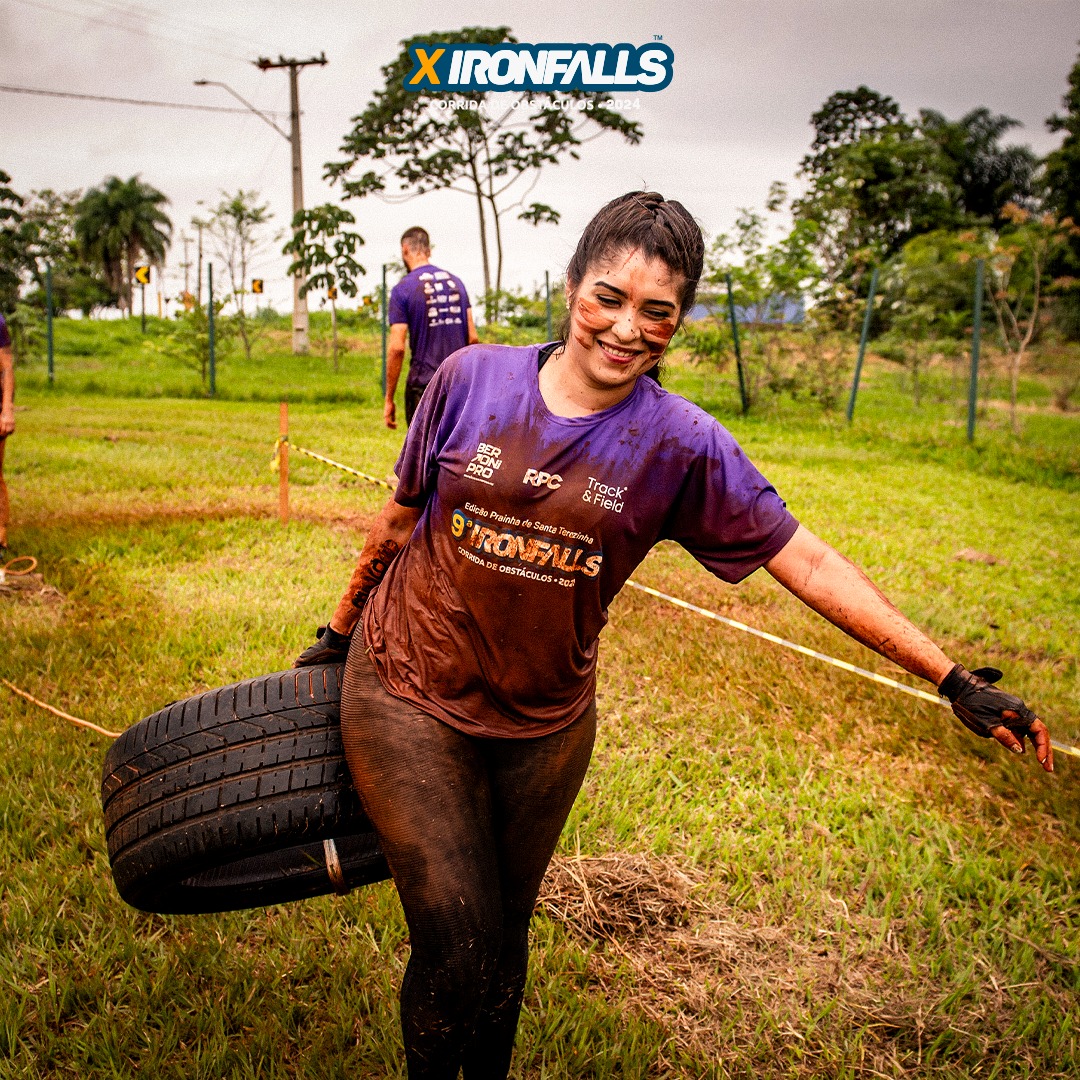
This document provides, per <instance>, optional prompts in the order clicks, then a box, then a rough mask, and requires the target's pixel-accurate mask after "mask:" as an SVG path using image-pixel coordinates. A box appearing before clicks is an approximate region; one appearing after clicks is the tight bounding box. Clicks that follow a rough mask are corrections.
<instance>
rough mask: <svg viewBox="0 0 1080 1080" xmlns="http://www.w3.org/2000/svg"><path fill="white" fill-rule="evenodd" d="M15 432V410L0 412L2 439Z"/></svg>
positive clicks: (0, 434) (0, 437)
mask: <svg viewBox="0 0 1080 1080" xmlns="http://www.w3.org/2000/svg"><path fill="white" fill-rule="evenodd" d="M14 430H15V410H14V409H4V410H3V411H2V412H0V439H3V438H5V437H6V436H8V435H10V434H11V433H12V432H13V431H14Z"/></svg>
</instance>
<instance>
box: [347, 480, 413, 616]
mask: <svg viewBox="0 0 1080 1080" xmlns="http://www.w3.org/2000/svg"><path fill="white" fill-rule="evenodd" d="M422 512H423V511H422V510H421V509H419V508H417V507H413V506H402V505H401V504H400V503H398V502H395V501H394V499H393V498H392V497H391V498H390V499H388V500H387V501H386V505H385V506H383V508H382V510H380V511H379V516H378V517H377V518H376V519H375V521H374V523H373V524H372V526H371V528H370V529H369V530H368V534H367V537H366V539H365V540H364V547H363V549H362V550H361V552H360V558H359V559H357V561H356V569H355V570H353V573H352V577H351V578H350V579H349V587H348V588H347V589H346V590H345V594H344V595H343V596H342V598H341V600H340V602H339V603H338V606H337V607H336V608H335V609H334V614H333V615H332V616H331V618H330V623H329V625H330V627H331V629H333V630H334V631H336V632H337V633H339V634H345V635H348V634H351V633H352V632H353V630H354V629H355V627H356V624H357V623H358V622H359V621H360V615H361V613H362V612H363V610H364V605H365V604H366V603H367V599H368V597H369V596H370V595H371V592H372V590H373V589H374V588H375V587H376V586H377V585H378V584H379V582H380V581H382V579H383V576H384V575H385V574H386V571H387V570H388V569H389V568H390V564H391V563H392V562H393V561H394V559H395V558H396V557H397V554H398V552H399V551H401V549H402V548H403V547H404V546H405V544H406V543H407V542H408V540H409V537H410V536H412V533H413V529H415V528H416V523H417V522H418V521H419V520H420V515H421V513H422Z"/></svg>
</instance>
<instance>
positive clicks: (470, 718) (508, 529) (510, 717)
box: [364, 345, 798, 738]
mask: <svg viewBox="0 0 1080 1080" xmlns="http://www.w3.org/2000/svg"><path fill="white" fill-rule="evenodd" d="M538 356H539V348H538V347H537V346H529V347H525V348H515V347H510V346H503V345H475V346H472V347H470V348H466V349H462V350H461V351H460V352H458V353H456V354H455V355H453V356H451V357H450V358H449V359H448V360H447V361H446V362H445V363H444V364H443V365H442V367H441V368H440V369H439V371H438V373H437V374H436V376H435V379H434V380H433V381H432V383H431V385H430V386H429V387H428V390H427V391H426V392H425V394H424V397H423V400H422V401H421V403H420V407H419V409H418V410H417V413H416V416H415V417H414V419H413V423H412V425H411V426H410V428H409V433H408V437H407V439H406V442H405V446H404V448H403V449H402V452H401V456H400V458H399V459H398V463H397V466H396V472H397V475H398V478H399V482H398V487H397V492H396V494H395V496H394V497H395V499H396V500H397V502H398V503H400V504H402V505H404V506H413V507H422V508H423V514H422V516H421V518H420V520H419V522H418V523H417V526H416V529H415V531H414V532H413V535H412V537H411V538H410V540H409V542H408V543H407V544H406V545H405V547H404V548H403V549H402V551H401V553H400V554H399V555H398V557H397V558H396V559H395V560H394V562H393V563H392V564H391V566H390V569H389V571H388V572H387V574H386V577H385V578H384V579H383V582H382V584H381V585H380V586H379V588H378V589H376V590H375V592H374V593H373V594H372V597H371V601H370V603H369V604H368V605H367V607H366V609H365V612H364V633H365V639H366V641H367V643H368V646H369V649H370V651H371V654H372V657H373V659H374V661H375V665H376V667H377V668H378V671H379V675H380V677H381V679H382V681H383V684H384V685H385V687H386V689H387V690H388V691H390V693H392V694H395V695H396V696H398V697H401V698H404V699H405V700H407V701H411V702H413V703H414V704H416V705H417V706H418V707H419V708H421V709H423V710H425V711H426V712H428V713H430V714H432V715H434V716H436V717H438V718H439V719H441V720H444V721H445V722H446V723H448V724H451V725H452V726H453V727H455V728H458V729H459V730H461V731H465V732H468V733H470V734H476V735H484V736H495V737H503V738H521V737H532V736H538V735H546V734H548V733H549V732H552V731H556V730H558V729H559V728H560V727H563V726H565V725H566V724H569V723H571V722H572V721H573V720H575V719H577V717H578V716H580V715H581V713H582V712H583V710H584V709H585V708H586V707H587V706H588V704H589V701H590V700H591V699H592V697H593V693H594V689H595V669H596V654H597V637H598V635H599V633H600V631H601V629H602V628H603V626H604V624H605V623H606V622H607V611H608V605H609V604H610V603H611V601H612V599H613V598H614V597H615V594H616V593H617V592H618V591H619V589H620V588H621V587H622V585H623V583H624V582H625V581H626V579H627V578H628V577H629V576H630V575H631V573H632V572H633V571H634V569H635V568H636V567H637V565H638V564H639V563H640V562H641V560H642V559H643V558H644V557H645V556H646V554H647V553H648V551H649V549H650V548H651V547H652V546H653V545H654V544H655V543H656V542H657V541H658V540H663V539H670V540H675V541H677V542H678V543H680V544H682V545H683V546H684V547H685V548H686V549H687V550H688V551H689V552H690V553H691V554H692V555H693V556H694V557H695V558H696V559H697V560H698V561H699V562H701V563H702V564H703V565H704V566H705V567H706V568H707V569H709V570H710V571H712V573H714V574H716V575H717V576H718V577H720V578H723V579H724V580H725V581H730V582H737V581H741V580H742V579H743V578H744V577H746V576H747V575H748V574H750V573H752V572H753V571H754V570H756V569H757V568H758V567H759V566H761V565H762V564H763V563H765V562H767V561H768V560H769V559H770V558H772V556H773V555H775V554H776V553H777V552H778V551H779V550H780V549H781V548H782V547H783V546H784V545H785V544H786V543H787V542H788V540H789V539H790V538H791V536H792V534H793V533H794V532H795V529H796V528H797V524H798V523H797V522H796V521H795V519H794V518H793V517H792V516H791V514H790V513H788V511H787V509H786V508H785V506H784V503H783V501H782V500H781V498H780V496H779V495H777V493H776V490H775V489H774V488H773V487H772V486H771V485H770V484H769V483H768V481H766V480H765V478H764V477H763V476H762V475H761V473H759V472H758V470H757V469H756V468H755V467H754V466H753V465H752V464H751V463H750V462H749V461H748V460H747V458H746V455H745V454H744V453H743V452H742V450H741V449H740V448H739V446H738V444H737V443H736V442H735V440H734V439H733V438H732V437H731V435H730V434H729V433H728V432H727V431H726V430H725V429H724V428H723V427H722V426H721V425H720V424H719V423H718V422H717V421H716V420H715V419H714V418H713V417H711V416H710V415H709V414H708V413H706V412H703V411H702V410H701V409H699V408H698V407H697V406H696V405H693V404H692V403H691V402H689V401H687V400H686V399H685V398H682V397H679V396H677V395H675V394H670V393H668V392H667V391H666V390H663V389H662V388H661V387H660V386H659V385H657V383H656V382H654V381H653V380H652V379H649V378H641V379H639V380H638V382H637V385H636V386H635V388H634V390H633V392H632V393H631V394H630V395H629V396H627V397H626V398H624V399H623V400H622V401H621V402H619V403H618V404H617V405H613V406H612V407H611V408H609V409H605V410H603V411H602V412H599V413H595V414H593V415H592V416H585V417H574V418H567V417H561V416H555V415H554V414H553V413H551V412H550V411H549V410H548V408H547V406H546V405H545V404H544V400H543V397H542V396H541V394H540V388H539V383H538Z"/></svg>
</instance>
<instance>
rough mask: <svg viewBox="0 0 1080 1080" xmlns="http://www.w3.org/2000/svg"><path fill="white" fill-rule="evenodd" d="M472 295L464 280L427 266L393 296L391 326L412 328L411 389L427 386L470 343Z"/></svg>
mask: <svg viewBox="0 0 1080 1080" xmlns="http://www.w3.org/2000/svg"><path fill="white" fill-rule="evenodd" d="M468 312H469V295H468V293H466V292H465V286H464V285H462V283H461V279H460V278H456V277H455V276H454V275H453V274H451V273H448V272H447V271H446V270H440V269H439V268H438V267H437V266H432V265H431V264H430V263H428V264H427V265H426V266H418V267H417V268H416V269H415V270H413V271H411V272H410V273H408V274H406V275H405V277H403V278H402V279H401V280H400V281H399V282H398V283H397V284H396V285H395V286H394V288H393V291H392V292H391V293H390V304H389V309H388V315H389V318H390V322H391V323H406V324H407V325H408V327H409V354H410V355H409V374H408V376H407V377H406V379H405V382H406V384H407V385H408V386H427V384H428V383H429V382H430V381H431V377H432V376H433V375H434V374H435V372H436V370H437V369H438V367H439V365H440V364H441V363H442V362H443V361H444V360H445V359H446V358H447V357H448V356H449V355H450V354H451V353H452V352H457V350H458V349H460V348H462V347H463V346H464V345H466V344H467V343H468V341H469V327H468Z"/></svg>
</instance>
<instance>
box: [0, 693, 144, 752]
mask: <svg viewBox="0 0 1080 1080" xmlns="http://www.w3.org/2000/svg"><path fill="white" fill-rule="evenodd" d="M0 683H3V684H4V685H5V686H6V687H7V688H8V689H9V690H10V691H11V692H12V693H13V694H18V695H19V697H22V698H26V700H27V701H29V702H32V703H33V704H34V705H37V706H38V707H39V708H41V709H46V710H47V711H48V712H51V713H53V714H54V715H55V716H59V717H60V719H61V720H70V721H71V723H73V724H78V725H79V726H80V727H86V728H89V729H90V730H91V731H96V732H97V733H98V734H99V735H108V737H109V738H110V739H115V738H118V737H119V736H120V735H122V734H123V732H120V731H109V730H108V729H106V728H103V727H98V726H97V724H91V723H90V721H89V720H80V719H79V718H78V717H77V716H72V715H71V713H66V712H64V711H63V710H62V709H57V708H55V707H54V706H52V705H49V704H47V703H46V702H44V701H39V700H38V699H37V698H36V697H34V695H33V694H28V693H27V692H26V691H25V690H20V689H19V688H18V687H17V686H15V685H14V683H9V682H8V681H7V679H4V678H0Z"/></svg>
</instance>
